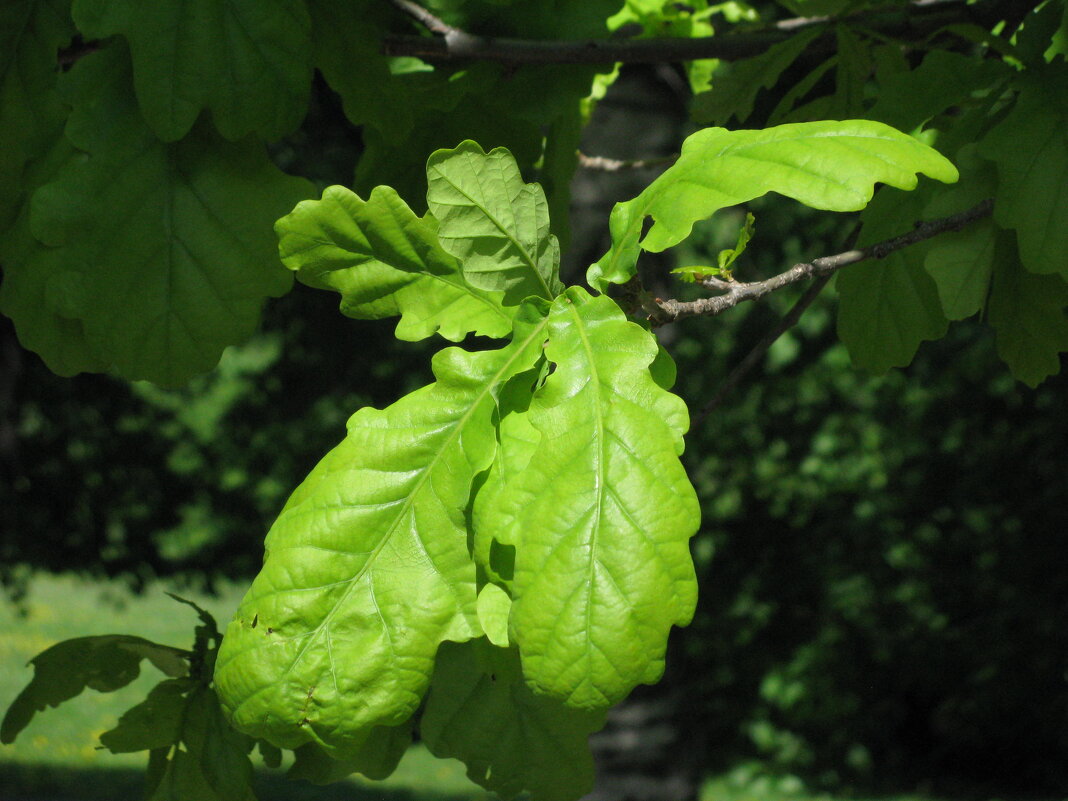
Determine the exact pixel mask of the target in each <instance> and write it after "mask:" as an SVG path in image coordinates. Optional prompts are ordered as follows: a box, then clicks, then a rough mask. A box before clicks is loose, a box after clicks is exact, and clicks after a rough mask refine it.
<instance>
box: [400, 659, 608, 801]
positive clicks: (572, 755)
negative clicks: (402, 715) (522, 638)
mask: <svg viewBox="0 0 1068 801" xmlns="http://www.w3.org/2000/svg"><path fill="white" fill-rule="evenodd" d="M603 725H604V713H603V712H587V711H583V710H578V709H569V708H567V707H565V706H563V705H562V704H561V703H560V702H559V701H558V700H556V699H554V698H549V697H547V696H544V695H535V694H534V693H533V692H532V691H531V690H530V689H529V688H528V687H527V686H526V685H525V684H524V682H523V676H522V673H521V670H520V662H519V653H518V651H516V649H514V648H513V649H510V650H506V649H503V648H496V647H494V646H492V645H490V644H488V643H487V642H486V641H485V640H482V639H479V640H473V641H471V642H466V643H463V644H456V643H445V644H443V645H442V647H441V651H440V652H439V654H438V662H437V666H436V668H435V671H434V679H433V682H432V683H431V688H430V693H429V696H428V698H427V706H426V711H425V712H424V713H423V720H422V725H421V728H420V730H421V732H422V735H423V739H424V741H425V742H426V745H427V748H429V749H430V752H431V753H432V754H434V755H435V756H438V757H442V758H449V757H452V758H455V759H459V760H461V761H462V762H463V763H464V764H465V765H467V776H468V778H470V779H471V780H472V781H473V782H475V783H476V784H479V785H481V786H482V787H485V788H486V789H488V790H492V791H493V792H495V793H498V794H499V795H501V796H502V797H503V798H510V797H512V796H514V795H516V794H518V793H520V792H522V791H523V790H526V791H529V792H530V793H531V794H532V796H533V797H534V798H538V799H543V800H544V801H571V800H572V799H575V798H578V797H579V796H581V795H583V794H584V793H586V792H588V791H589V790H590V789H591V788H592V787H593V760H592V759H591V757H590V752H589V746H588V744H587V741H588V739H589V735H590V733H591V732H594V731H597V730H598V729H600V728H601V726H603Z"/></svg>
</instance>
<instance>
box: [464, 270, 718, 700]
mask: <svg viewBox="0 0 1068 801" xmlns="http://www.w3.org/2000/svg"><path fill="white" fill-rule="evenodd" d="M549 332H550V333H549V345H548V347H547V349H546V357H547V358H548V359H549V361H551V362H553V363H554V364H555V366H556V369H555V371H554V372H552V373H550V374H549V376H548V378H546V379H545V383H544V385H543V386H541V388H540V389H538V390H537V392H536V393H535V395H534V398H533V400H532V401H531V403H530V408H529V409H528V410H527V411H526V412H516V414H520V415H521V416H523V417H526V418H527V421H528V422H529V425H530V427H532V428H533V429H535V430H536V431H537V432H538V434H539V435H540V437H539V439H538V441H537V443H536V444H534V446H533V447H531V446H530V445H527V444H522V445H521V446H520V447H519V448H518V453H519V454H520V455H521V456H524V457H526V459H525V463H523V461H524V460H523V459H522V458H513V459H512V460H511V463H510V464H509V465H508V470H507V472H506V474H504V475H502V476H499V477H496V478H492V477H491V480H490V481H487V484H486V485H485V487H484V488H483V491H484V492H487V498H486V499H485V500H484V499H482V497H481V495H482V493H481V492H480V494H479V497H477V498H476V501H475V510H474V518H473V519H474V526H475V538H476V551H478V549H479V548H480V547H481V548H482V549H483V552H485V551H488V550H489V548H486V547H485V545H481V546H480V544H479V542H480V541H481V542H482V543H485V542H486V541H488V540H491V539H492V540H494V541H496V542H497V544H498V547H502V548H508V547H513V548H514V549H515V567H514V576H513V577H512V579H511V581H510V582H508V586H509V588H510V590H511V594H512V598H513V603H512V613H511V625H510V632H509V633H510V635H511V641H512V642H513V643H515V644H516V645H517V646H518V647H519V650H520V653H521V654H522V657H523V674H524V676H525V677H526V680H527V682H528V683H529V684H530V686H531V687H532V688H533V689H535V691H536V692H539V693H544V694H547V695H551V696H553V697H554V698H557V699H560V700H562V701H563V702H564V703H566V704H567V705H568V706H570V707H574V708H579V709H602V708H605V707H607V706H610V705H612V704H614V703H616V702H618V701H620V700H621V699H622V698H624V697H625V696H626V695H627V694H628V693H629V692H630V691H631V690H632V689H633V688H634V686H635V685H637V684H640V683H652V682H655V681H656V680H657V679H658V678H659V677H660V674H661V672H662V671H663V659H664V649H665V647H666V642H667V636H668V632H669V630H670V628H671V627H672V626H673V625H685V624H686V623H687V622H689V620H690V617H691V615H692V614H693V609H694V604H695V602H696V594H697V585H696V580H695V577H694V568H693V563H692V561H691V559H690V553H689V546H688V542H689V538H690V537H691V536H692V535H693V534H694V532H695V531H696V530H697V526H698V523H699V518H700V511H699V507H698V504H697V499H696V495H695V493H694V490H693V488H692V486H691V485H690V482H689V480H688V479H687V477H686V473H685V471H684V470H683V468H682V464H681V463H680V461H679V454H680V453H681V452H682V435H683V433H684V431H685V429H686V427H687V425H688V420H687V413H686V407H685V405H684V404H683V402H682V401H681V400H680V399H679V398H678V397H676V396H675V395H672V394H671V393H669V392H667V391H666V390H664V389H662V388H661V387H660V386H658V385H657V384H656V382H655V381H654V380H653V378H652V376H651V374H650V371H649V366H650V364H651V363H652V362H653V361H654V359H655V358H656V356H657V344H656V340H655V338H654V337H653V335H652V334H650V333H649V332H648V331H645V330H643V329H642V328H641V327H640V326H638V325H636V324H634V323H631V322H629V321H628V320H627V319H626V317H625V316H624V315H623V312H622V311H621V310H620V309H619V307H618V306H617V305H616V304H615V303H614V302H613V301H612V300H610V299H608V298H606V297H600V298H591V297H590V296H589V295H588V294H587V293H586V292H584V291H583V290H581V289H579V288H575V287H572V288H571V289H569V290H568V291H566V292H565V293H564V294H563V295H561V296H560V297H559V298H557V300H556V301H555V302H554V303H553V307H552V311H551V313H550V315H549ZM503 429H504V421H502V430H503ZM525 436H526V435H524V438H525ZM495 485H498V486H495ZM491 547H492V543H491Z"/></svg>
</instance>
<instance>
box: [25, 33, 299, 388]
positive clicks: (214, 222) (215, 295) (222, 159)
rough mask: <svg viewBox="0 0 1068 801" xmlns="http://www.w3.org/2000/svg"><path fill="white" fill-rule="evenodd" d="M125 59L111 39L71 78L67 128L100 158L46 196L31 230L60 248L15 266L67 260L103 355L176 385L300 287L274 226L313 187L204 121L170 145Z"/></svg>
mask: <svg viewBox="0 0 1068 801" xmlns="http://www.w3.org/2000/svg"><path fill="white" fill-rule="evenodd" d="M125 64H126V62H125V54H124V53H123V51H122V48H121V47H116V46H114V45H112V46H109V47H107V48H105V49H104V50H102V51H99V52H96V53H92V54H90V55H88V56H86V57H85V58H82V59H80V60H79V61H78V63H77V64H76V65H75V67H74V69H73V70H72V71H71V72H70V73H68V74H67V75H66V76H64V77H65V81H67V89H68V91H69V93H70V94H71V95H73V96H74V97H75V98H76V105H75V109H74V111H73V112H72V114H71V118H70V122H69V123H68V126H67V136H68V138H70V139H71V141H72V142H73V143H74V144H75V145H76V146H78V147H81V148H83V149H85V150H87V151H88V153H89V156H90V157H89V158H88V160H86V159H75V160H72V161H71V162H70V163H69V164H68V165H67V166H66V167H65V168H64V169H63V170H62V171H61V172H60V173H59V175H58V178H57V180H56V181H54V182H53V183H50V184H48V185H47V186H44V187H42V188H41V189H39V190H38V191H37V193H36V194H35V195H34V199H33V206H32V210H31V216H30V226H31V229H32V231H33V234H34V235H35V236H36V237H37V238H38V239H39V240H41V241H42V242H43V243H44V244H46V245H49V246H52V247H54V248H55V249H56V250H54V251H40V250H38V251H35V252H33V253H31V254H30V256H29V261H28V262H26V263H21V264H16V265H15V267H16V268H18V269H26V270H32V269H35V267H36V265H37V264H38V262H43V263H46V264H47V263H49V262H50V261H53V260H55V259H63V260H64V261H65V267H66V269H65V271H64V272H63V273H61V274H60V275H58V276H57V278H56V280H55V281H54V282H53V283H54V284H55V286H53V287H52V289H53V290H54V291H55V292H57V293H58V294H59V295H60V296H61V297H62V298H63V307H62V313H63V316H64V317H67V318H73V319H77V320H80V321H81V323H82V325H83V327H84V330H85V337H86V340H87V342H88V344H89V345H90V347H91V348H92V350H93V352H94V354H95V355H96V356H97V358H98V360H100V361H104V362H105V363H108V364H110V365H113V366H114V368H115V369H116V370H118V371H119V372H121V373H122V374H123V375H124V376H125V377H127V378H131V379H148V380H152V381H156V382H157V383H161V384H177V383H181V382H182V381H184V380H186V379H187V378H188V377H190V376H192V375H194V374H196V373H198V372H203V371H205V370H208V369H210V368H211V367H213V366H214V365H215V363H216V362H217V361H218V358H219V355H220V353H221V352H222V350H223V349H224V348H225V347H226V346H227V345H231V344H234V343H237V342H240V341H242V340H243V339H244V338H245V337H247V336H248V335H249V334H250V333H251V332H252V331H253V329H254V328H255V326H256V323H257V322H258V318H259V310H260V307H261V306H262V304H263V301H264V299H265V298H266V297H269V296H277V295H280V294H283V293H284V292H285V291H286V290H287V289H288V287H289V285H290V280H291V279H290V277H289V275H288V273H286V271H285V270H284V269H283V268H282V266H281V265H280V264H278V263H277V257H276V255H275V252H274V246H273V238H272V237H271V233H270V230H271V225H272V223H273V221H274V220H275V219H276V218H277V217H278V216H279V215H280V214H281V213H283V212H284V211H285V210H287V209H289V208H291V207H292V205H293V204H294V203H295V202H296V201H297V200H299V199H300V198H301V197H303V196H304V195H305V194H306V193H307V191H308V189H309V188H310V187H309V185H308V184H307V183H306V182H305V181H303V180H301V179H297V178H292V177H290V176H286V175H284V174H282V173H280V172H279V171H278V170H277V169H276V168H275V167H274V166H273V165H272V164H271V162H270V161H269V160H268V159H267V156H266V153H265V152H264V151H263V148H262V146H260V145H257V144H256V143H254V142H252V141H246V142H241V143H236V144H231V143H228V142H224V141H222V140H220V139H219V138H218V137H216V136H214V135H213V134H211V133H210V132H209V131H208V130H207V129H206V128H205V127H203V126H202V127H199V128H198V129H196V130H194V131H193V132H192V133H191V134H190V135H189V136H188V137H187V138H186V139H184V140H183V141H181V142H178V143H175V144H173V145H164V144H162V143H160V142H159V141H158V140H157V139H156V138H155V137H154V136H153V135H152V134H151V133H150V132H149V131H148V130H147V129H146V128H145V127H144V125H143V123H141V122H140V117H139V115H138V113H137V110H136V108H135V106H134V105H133V102H132V96H131V95H130V92H129V88H128V86H127V84H126V83H125V80H124V76H125V74H126V66H125ZM57 253H58V254H59V255H58V256H57V255H55V254H57ZM82 369H85V367H83V368H82Z"/></svg>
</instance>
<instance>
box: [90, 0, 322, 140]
mask: <svg viewBox="0 0 1068 801" xmlns="http://www.w3.org/2000/svg"><path fill="white" fill-rule="evenodd" d="M73 13H74V20H75V22H77V24H78V28H79V30H81V31H82V33H84V34H85V35H86V36H89V37H92V38H96V39H103V38H105V37H107V36H111V35H113V34H122V35H123V36H124V37H125V38H126V39H127V41H128V42H129V45H130V52H131V53H132V54H133V61H134V85H135V87H136V89H137V99H138V102H139V103H140V106H141V109H142V111H143V113H144V117H145V120H146V122H147V123H148V125H149V127H150V128H151V129H152V130H153V131H154V132H155V133H156V135H157V136H159V138H160V139H162V140H164V141H166V142H172V141H175V140H177V139H181V138H182V137H183V136H185V135H186V134H187V133H188V132H189V131H190V129H191V128H192V127H193V123H194V122H195V121H196V119H197V116H198V115H199V114H200V112H201V110H202V109H208V110H209V111H211V116H212V122H213V123H214V125H215V127H216V128H217V129H218V130H219V132H220V133H221V134H222V135H223V136H224V137H226V138H227V139H231V140H236V139H240V138H242V137H244V136H247V135H248V134H250V133H258V134H259V135H260V136H262V137H263V138H265V139H277V138H278V137H280V136H282V135H284V134H287V133H289V132H290V131H292V130H293V129H294V128H296V127H297V125H298V124H299V123H300V121H301V119H302V118H303V117H304V112H305V109H306V106H307V102H308V91H309V87H310V86H311V77H312V70H311V53H310V45H309V39H308V34H309V29H310V24H311V23H310V21H309V19H308V12H307V9H306V8H305V6H304V3H303V2H301V0H274V2H271V3H262V2H259V0H158V1H157V2H154V3H142V2H139V1H138V0H75V2H74V8H73Z"/></svg>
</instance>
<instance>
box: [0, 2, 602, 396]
mask: <svg viewBox="0 0 1068 801" xmlns="http://www.w3.org/2000/svg"><path fill="white" fill-rule="evenodd" d="M443 5H447V6H448V8H447V9H445V8H443V9H438V10H439V12H440V13H441V14H442V15H443V16H444V17H445V18H447V19H448V20H449V21H451V22H453V23H456V24H464V25H475V26H476V27H481V28H483V29H486V30H489V31H495V32H498V33H503V34H507V33H513V34H515V33H518V32H520V31H523V32H525V33H527V34H528V35H529V34H530V33H534V34H535V35H542V36H547V37H556V38H569V37H573V36H603V35H605V34H606V33H607V30H606V29H605V27H604V19H605V18H606V17H607V16H608V15H609V14H611V12H612V11H614V10H615V8H616V4H615V3H614V2H608V0H595V1H593V2H587V3H582V4H573V5H571V6H569V7H568V8H567V9H564V10H561V9H559V8H557V7H556V6H557V4H556V3H554V2H548V0H545V1H541V2H531V3H525V4H523V7H522V9H519V10H517V9H516V8H508V9H504V8H502V7H501V6H500V4H499V3H494V2H490V0H485V1H482V0H479V1H477V2H476V1H475V0H470V2H464V3H455V2H453V3H448V4H443ZM414 30H415V29H414V28H413V23H412V21H411V20H410V19H409V18H408V17H406V16H405V15H404V14H402V13H400V12H399V11H398V10H397V9H396V8H394V7H392V6H391V5H390V4H389V3H384V2H378V0H283V1H282V2H277V3H270V4H267V5H264V4H262V3H258V2H255V1H254V0H198V2H197V3H196V4H195V5H194V6H189V4H187V3H185V2H179V1H178V0H167V1H166V2H161V3H150V4H142V3H135V2H130V0H15V1H14V2H9V3H5V4H4V8H3V10H0V265H2V266H3V269H4V282H3V285H2V287H0V311H3V313H4V314H6V315H8V316H9V317H11V318H12V319H13V320H14V321H15V325H16V328H17V332H18V335H19V339H20V341H21V342H22V343H23V345H24V346H26V347H27V348H29V349H31V350H34V351H36V352H37V353H38V354H39V355H40V356H41V357H42V358H43V359H44V360H45V361H46V363H47V364H48V365H49V367H51V368H52V369H53V370H54V371H55V372H57V373H60V374H62V375H73V374H74V373H78V372H82V371H95V372H100V371H108V372H113V373H117V374H119V375H122V376H123V377H125V378H129V379H148V380H151V381H154V382H156V383H159V384H164V385H177V384H181V383H183V382H185V381H186V380H187V379H188V378H190V377H191V376H193V375H195V374H197V373H202V372H204V371H206V370H208V369H210V368H212V367H213V366H214V365H215V364H216V363H217V361H218V358H219V355H220V354H221V352H222V350H223V349H224V348H225V347H226V346H228V345H231V344H234V343H237V342H241V341H243V340H244V339H245V338H246V337H247V336H248V335H249V334H250V333H251V332H252V331H253V330H254V328H255V326H256V324H257V322H258V319H259V310H260V307H261V306H262V304H263V302H264V300H265V299H266V298H268V297H276V296H278V295H281V294H283V293H285V292H286V291H287V290H288V289H289V287H290V286H291V276H290V274H289V273H288V272H287V271H286V270H284V269H283V268H282V267H281V265H279V264H278V262H277V258H276V257H275V255H274V240H273V236H272V233H271V226H272V224H273V222H274V220H276V219H277V218H278V217H279V216H281V215H282V214H284V213H285V211H286V210H288V209H290V208H292V207H293V205H294V204H295V203H296V202H297V201H299V200H301V199H303V198H307V197H310V196H312V194H313V192H314V189H313V187H312V186H311V184H309V183H308V182H307V181H305V180H302V179H299V178H296V177H293V176H288V175H285V174H284V173H282V172H281V171H279V170H278V169H277V167H275V166H274V164H272V162H271V161H270V159H269V158H268V156H267V151H266V144H267V143H269V142H275V141H278V140H279V139H281V138H283V137H285V136H287V135H289V134H292V133H294V131H296V130H297V129H298V127H299V126H300V124H301V122H302V120H303V118H304V116H305V113H306V111H307V107H308V98H309V89H310V87H311V83H312V79H313V74H314V71H315V70H318V71H319V72H320V73H321V75H322V76H323V78H324V79H325V80H326V82H327V83H328V84H329V85H330V87H331V88H332V89H333V90H334V91H336V92H337V93H338V94H339V95H340V97H341V99H342V102H343V105H344V109H345V112H346V115H347V116H348V118H349V120H350V121H351V122H352V123H353V124H354V125H359V126H362V129H363V139H364V143H365V150H364V153H363V157H362V158H361V159H360V161H359V165H358V171H357V172H358V174H357V176H356V182H357V185H358V186H373V185H376V184H378V183H382V182H386V180H387V179H388V181H389V182H390V183H391V184H392V185H394V186H396V187H399V188H400V190H401V192H402V194H407V193H408V192H411V193H412V194H413V195H414V194H416V192H415V191H414V190H415V189H416V187H418V185H420V184H421V182H422V177H421V170H422V164H423V161H424V160H425V157H426V153H428V152H431V151H432V150H434V149H435V148H437V147H443V146H451V145H454V144H455V143H456V142H457V141H459V140H461V139H463V138H465V137H469V136H477V137H478V138H479V139H480V141H483V142H485V143H488V144H489V145H506V146H508V147H510V148H511V149H512V150H513V152H515V153H516V154H517V156H518V158H519V159H520V162H521V163H522V164H523V165H524V167H529V166H530V165H532V164H533V163H534V162H535V161H537V160H539V159H541V160H542V168H543V174H544V175H545V177H546V180H547V182H548V183H551V184H552V186H553V187H554V188H555V189H554V192H553V198H552V202H553V204H554V208H555V209H558V210H562V209H566V207H567V191H566V189H567V183H568V180H567V179H568V178H569V177H570V174H571V172H572V171H573V169H574V164H575V154H574V152H575V148H576V147H577V136H578V133H579V131H580V129H581V125H580V124H579V118H580V110H579V109H580V101H581V99H582V98H583V97H585V96H586V95H587V94H589V91H590V83H591V80H592V77H593V75H594V69H593V68H591V67H584V66H562V67H554V66H544V67H531V68H529V69H527V68H523V69H519V70H511V71H508V72H505V70H503V69H502V68H499V67H497V66H492V65H484V64H483V65H479V64H475V65H464V66H458V67H434V66H431V65H430V64H427V63H425V62H423V61H420V60H418V59H413V58H392V59H391V58H385V57H383V56H382V55H381V54H380V49H381V41H382V38H383V37H384V36H385V35H386V34H387V33H389V32H391V31H402V32H405V31H406V32H414ZM71 61H73V62H74V63H73V65H72V66H70V68H69V69H68V70H67V71H65V72H64V71H61V70H60V69H59V65H60V63H61V62H62V63H63V64H67V65H69V64H70V62H71ZM543 125H548V126H549V137H548V139H549V141H548V142H546V137H545V134H544V133H543V131H542V130H541V126H543ZM558 216H559V218H560V220H561V221H563V220H566V216H565V215H564V214H562V213H561V214H559V215H558Z"/></svg>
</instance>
